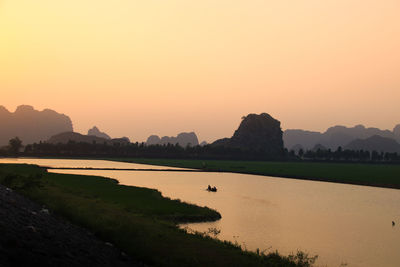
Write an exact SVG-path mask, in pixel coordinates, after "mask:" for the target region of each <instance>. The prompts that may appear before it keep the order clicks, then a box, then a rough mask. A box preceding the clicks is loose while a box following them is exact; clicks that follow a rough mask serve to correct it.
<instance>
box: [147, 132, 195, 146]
mask: <svg viewBox="0 0 400 267" xmlns="http://www.w3.org/2000/svg"><path fill="white" fill-rule="evenodd" d="M178 143H179V145H180V146H182V147H186V146H187V145H188V144H190V145H191V146H197V145H198V144H199V140H198V139H197V135H196V134H195V133H194V132H190V133H180V134H178V135H177V136H176V137H173V136H171V137H169V136H163V137H162V138H160V137H159V136H157V135H151V136H149V138H147V141H146V145H166V144H172V145H175V144H178Z"/></svg>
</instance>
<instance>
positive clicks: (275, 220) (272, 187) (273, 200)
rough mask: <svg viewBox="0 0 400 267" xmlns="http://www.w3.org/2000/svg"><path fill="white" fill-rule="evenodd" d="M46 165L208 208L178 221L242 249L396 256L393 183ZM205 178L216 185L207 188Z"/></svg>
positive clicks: (397, 195) (350, 257) (356, 258)
mask: <svg viewBox="0 0 400 267" xmlns="http://www.w3.org/2000/svg"><path fill="white" fill-rule="evenodd" d="M58 164H65V163H63V162H59V163H58ZM96 164H97V163H96ZM108 164H114V163H108ZM54 172H62V173H74V174H88V175H101V176H106V177H112V178H115V179H118V180H119V181H120V183H121V184H125V185H135V186H142V187H149V188H157V189H158V190H160V191H161V192H162V193H163V195H164V196H168V197H171V198H179V199H181V200H184V201H186V202H191V203H195V204H197V205H201V206H208V207H211V208H214V209H216V210H218V211H219V212H220V213H221V214H222V219H221V220H219V221H217V222H211V223H195V224H188V225H184V226H183V227H190V228H191V229H194V230H197V231H202V232H204V231H208V229H209V228H215V229H217V230H220V231H221V232H220V233H219V234H218V238H221V239H225V240H230V241H232V242H237V243H239V244H241V245H242V246H243V247H246V248H247V249H251V250H256V249H257V248H259V249H260V250H261V251H263V250H267V251H273V250H275V249H277V250H278V251H279V252H281V253H283V254H289V253H291V252H296V250H297V249H300V250H303V251H306V252H309V253H310V254H312V255H313V254H318V255H319V259H318V264H320V265H325V264H327V265H328V266H339V265H340V264H341V263H348V266H398V264H399V262H400V253H398V251H399V250H400V228H399V227H397V225H395V226H392V221H394V222H400V190H394V189H384V188H374V187H365V186H354V185H344V184H333V183H323V182H312V181H302V180H294V179H284V178H273V177H265V176H256V175H242V174H231V173H182V172H123V171H99V170H54ZM208 184H211V185H215V186H216V187H217V188H218V192H217V193H212V192H207V191H206V190H205V189H206V187H207V185H208Z"/></svg>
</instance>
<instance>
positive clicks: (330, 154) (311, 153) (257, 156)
mask: <svg viewBox="0 0 400 267" xmlns="http://www.w3.org/2000/svg"><path fill="white" fill-rule="evenodd" d="M0 155H1V156H25V157H44V156H52V157H93V158H96V157H97V158H104V157H114V158H115V157H131V158H174V159H221V160H283V161H286V160H290V161H343V162H391V163H392V162H394V163H400V154H398V153H388V152H386V153H385V152H378V151H372V152H370V151H364V150H348V149H346V150H343V149H342V148H341V147H338V149H337V150H335V151H333V150H331V149H327V150H321V149H318V150H306V151H304V150H303V149H300V150H299V151H298V152H295V151H293V150H291V151H288V150H287V149H284V151H283V153H282V154H280V155H271V154H269V153H268V151H265V150H262V149H258V150H246V149H240V148H235V147H226V146H213V145H205V146H199V145H197V146H190V145H189V146H186V147H182V146H180V145H179V144H164V145H146V144H145V143H138V142H136V143H122V142H121V143H118V142H117V143H114V144H112V145H110V144H107V143H101V144H100V143H96V142H93V143H84V142H74V141H69V142H68V143H58V144H51V143H45V142H39V143H34V144H30V145H26V146H24V147H23V145H22V141H21V140H20V139H19V138H18V137H16V138H13V139H11V140H10V141H9V145H8V146H7V147H6V148H4V149H2V150H0Z"/></svg>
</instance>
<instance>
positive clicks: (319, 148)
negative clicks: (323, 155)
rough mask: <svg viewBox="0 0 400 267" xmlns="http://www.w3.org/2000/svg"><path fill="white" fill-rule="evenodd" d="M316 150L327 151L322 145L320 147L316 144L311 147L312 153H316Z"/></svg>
mask: <svg viewBox="0 0 400 267" xmlns="http://www.w3.org/2000/svg"><path fill="white" fill-rule="evenodd" d="M318 150H321V151H325V150H328V149H327V148H326V147H324V146H323V145H321V144H316V145H315V146H314V147H313V149H312V151H314V152H316V151H318Z"/></svg>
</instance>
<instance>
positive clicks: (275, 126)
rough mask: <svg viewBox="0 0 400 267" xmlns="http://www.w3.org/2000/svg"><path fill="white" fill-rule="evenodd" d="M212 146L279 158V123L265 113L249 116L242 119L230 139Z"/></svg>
mask: <svg viewBox="0 0 400 267" xmlns="http://www.w3.org/2000/svg"><path fill="white" fill-rule="evenodd" d="M212 145H213V146H225V147H232V148H240V149H243V150H247V151H255V152H256V151H257V152H262V153H263V154H266V155H271V156H281V155H282V153H283V140H282V130H281V123H280V122H279V121H278V120H276V119H274V118H272V117H271V116H270V115H269V114H267V113H262V114H260V115H258V114H249V115H247V116H246V117H244V118H243V120H242V122H241V123H240V125H239V128H238V129H237V130H236V131H235V133H234V134H233V136H232V137H231V138H224V139H220V140H217V141H215V142H214V143H213V144H212Z"/></svg>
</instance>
